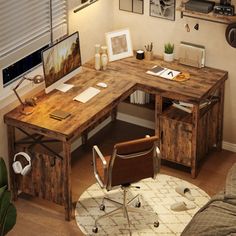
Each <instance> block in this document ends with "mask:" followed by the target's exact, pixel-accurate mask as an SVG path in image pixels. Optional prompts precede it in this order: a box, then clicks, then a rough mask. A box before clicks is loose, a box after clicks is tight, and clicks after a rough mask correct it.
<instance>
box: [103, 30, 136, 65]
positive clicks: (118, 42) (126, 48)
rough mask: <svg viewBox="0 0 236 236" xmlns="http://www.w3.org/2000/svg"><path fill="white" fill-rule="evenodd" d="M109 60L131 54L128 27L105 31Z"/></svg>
mask: <svg viewBox="0 0 236 236" xmlns="http://www.w3.org/2000/svg"><path fill="white" fill-rule="evenodd" d="M106 42H107V49H108V57H109V61H115V60H119V59H122V58H125V57H130V56H133V48H132V42H131V37H130V32H129V29H121V30H117V31H112V32H108V33H106Z"/></svg>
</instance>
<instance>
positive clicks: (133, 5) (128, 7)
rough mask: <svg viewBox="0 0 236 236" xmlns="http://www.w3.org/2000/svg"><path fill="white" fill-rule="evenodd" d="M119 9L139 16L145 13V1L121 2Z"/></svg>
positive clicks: (120, 0) (125, 0) (121, 0)
mask: <svg viewBox="0 0 236 236" xmlns="http://www.w3.org/2000/svg"><path fill="white" fill-rule="evenodd" d="M119 9H120V10H121V11H128V12H133V13H137V14H143V13H144V0H119Z"/></svg>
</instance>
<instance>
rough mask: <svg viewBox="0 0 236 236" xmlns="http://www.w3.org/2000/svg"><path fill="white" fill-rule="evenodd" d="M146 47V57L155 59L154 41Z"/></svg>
mask: <svg viewBox="0 0 236 236" xmlns="http://www.w3.org/2000/svg"><path fill="white" fill-rule="evenodd" d="M144 47H145V49H146V52H145V59H146V60H149V61H151V60H152V59H153V51H152V49H153V43H152V42H151V43H150V44H147V45H145V46H144Z"/></svg>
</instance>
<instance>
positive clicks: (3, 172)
mask: <svg viewBox="0 0 236 236" xmlns="http://www.w3.org/2000/svg"><path fill="white" fill-rule="evenodd" d="M7 177H8V176H7V167H6V164H5V162H4V160H3V158H2V157H0V187H2V186H5V185H8V181H7Z"/></svg>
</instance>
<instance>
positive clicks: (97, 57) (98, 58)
mask: <svg viewBox="0 0 236 236" xmlns="http://www.w3.org/2000/svg"><path fill="white" fill-rule="evenodd" d="M94 67H95V69H96V70H100V69H101V55H100V44H96V45H95V55H94Z"/></svg>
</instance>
